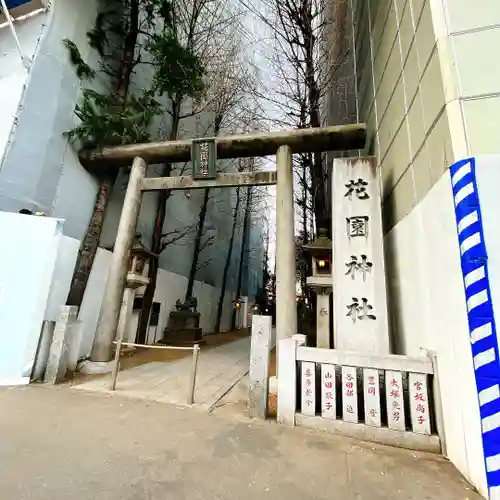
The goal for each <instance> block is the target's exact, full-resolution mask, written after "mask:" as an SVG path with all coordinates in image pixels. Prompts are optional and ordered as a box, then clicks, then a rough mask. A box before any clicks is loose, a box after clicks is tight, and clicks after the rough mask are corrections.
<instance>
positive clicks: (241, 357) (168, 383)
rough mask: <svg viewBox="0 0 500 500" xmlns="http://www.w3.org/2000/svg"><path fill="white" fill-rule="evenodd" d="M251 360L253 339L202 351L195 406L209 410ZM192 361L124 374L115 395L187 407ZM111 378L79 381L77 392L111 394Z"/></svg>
mask: <svg viewBox="0 0 500 500" xmlns="http://www.w3.org/2000/svg"><path fill="white" fill-rule="evenodd" d="M249 360H250V337H245V338H243V339H240V340H236V341H234V342H231V343H229V344H224V345H221V346H219V347H215V348H213V349H209V350H206V351H205V350H202V351H201V353H200V357H199V362H198V371H197V377H196V390H195V397H194V399H195V405H196V406H197V407H200V408H202V409H204V410H210V409H211V408H212V407H213V406H214V405H215V404H216V403H217V401H219V399H220V398H221V397H222V396H224V394H225V393H226V392H227V391H229V390H230V389H231V388H232V387H233V386H234V385H235V384H236V383H237V382H238V381H239V380H240V379H241V378H242V377H243V376H244V375H245V374H246V373H248V367H249V362H250V361H249ZM191 371H192V357H191V356H188V357H185V358H182V359H179V360H177V361H171V362H168V363H162V362H152V363H146V364H144V365H141V366H136V367H133V368H128V369H126V370H121V371H120V372H119V373H118V379H117V384H116V391H115V392H116V394H117V395H121V396H127V397H131V398H136V399H146V400H149V401H158V402H162V403H173V404H178V405H183V404H185V403H186V394H187V386H188V382H189V375H190V373H191ZM110 381H111V375H106V376H103V377H95V376H90V377H86V379H85V381H83V382H80V381H76V382H75V383H74V385H73V387H74V388H75V389H80V390H86V391H95V392H105V393H107V392H109V385H110Z"/></svg>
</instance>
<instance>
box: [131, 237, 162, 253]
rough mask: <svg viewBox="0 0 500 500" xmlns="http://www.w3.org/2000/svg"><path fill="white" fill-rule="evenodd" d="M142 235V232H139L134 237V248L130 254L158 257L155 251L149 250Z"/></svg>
mask: <svg viewBox="0 0 500 500" xmlns="http://www.w3.org/2000/svg"><path fill="white" fill-rule="evenodd" d="M141 237H142V235H141V234H140V233H137V234H136V235H135V237H134V243H133V245H132V249H131V251H130V254H131V255H132V256H139V257H158V256H157V255H156V254H155V253H153V252H151V251H150V250H148V249H147V248H146V247H145V246H144V245H143V244H142V241H141Z"/></svg>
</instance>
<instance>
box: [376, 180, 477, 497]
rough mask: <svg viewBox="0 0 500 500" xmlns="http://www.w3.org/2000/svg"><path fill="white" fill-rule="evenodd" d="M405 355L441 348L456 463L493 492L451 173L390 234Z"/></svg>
mask: <svg viewBox="0 0 500 500" xmlns="http://www.w3.org/2000/svg"><path fill="white" fill-rule="evenodd" d="M385 247H386V253H387V255H386V265H387V273H388V274H387V284H388V288H389V312H390V314H391V316H392V317H391V319H392V330H393V332H394V333H395V338H394V341H395V346H396V352H397V353H398V354H408V355H422V354H423V351H425V350H426V349H430V350H434V351H435V352H436V353H437V358H438V364H439V377H440V384H441V397H442V404H443V412H444V422H445V432H446V444H447V454H448V456H449V458H450V460H451V461H452V462H453V463H454V464H455V465H456V466H457V468H458V469H459V470H460V471H461V472H462V473H463V474H464V476H465V477H467V478H468V479H469V480H470V481H471V482H472V483H473V484H474V485H476V486H477V487H478V488H480V490H481V492H482V493H483V494H485V491H486V490H485V484H486V478H485V472H484V459H483V452H482V443H481V425H480V418H479V409H478V404H477V392H476V386H475V380H474V369H473V365H472V356H471V349H470V341H469V329H468V323H467V315H466V311H467V310H466V304H465V293H464V287H463V278H462V271H461V267H460V256H459V247H458V240H457V230H456V222H455V212H454V202H453V198H452V191H451V184H450V177H449V173H448V172H446V173H445V174H444V175H443V176H442V177H441V178H440V179H439V181H438V182H437V183H436V184H435V185H434V186H433V188H432V189H431V190H430V191H429V193H428V194H427V196H426V197H425V198H424V199H423V200H422V201H421V202H420V203H419V204H418V205H417V206H416V207H415V208H414V209H413V210H412V211H411V212H410V214H408V215H407V216H406V217H404V218H403V219H402V220H401V221H400V222H399V223H398V224H397V225H396V226H395V227H394V228H393V229H392V230H391V231H390V232H389V233H388V234H387V235H386V237H385Z"/></svg>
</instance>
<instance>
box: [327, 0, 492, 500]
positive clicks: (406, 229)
mask: <svg viewBox="0 0 500 500" xmlns="http://www.w3.org/2000/svg"><path fill="white" fill-rule="evenodd" d="M334 3H335V4H336V5H343V4H344V2H343V0H335V1H334ZM349 5H350V7H351V10H352V22H353V29H354V33H355V42H354V47H353V48H352V49H351V48H350V47H349V44H348V43H346V42H345V41H342V40H341V41H340V42H339V43H343V44H344V46H345V48H346V49H347V50H351V58H352V59H353V61H354V64H353V66H354V67H355V71H356V77H357V85H358V95H357V98H358V102H359V111H360V116H359V118H360V121H361V122H365V123H367V128H368V135H369V141H368V151H367V152H368V153H373V154H375V155H376V156H377V158H378V162H379V168H380V169H381V174H382V175H381V177H382V192H383V216H384V227H385V231H386V233H387V235H386V237H385V246H386V248H385V250H386V266H387V272H388V292H389V311H390V314H391V316H392V318H391V319H392V335H393V340H394V345H395V348H396V352H397V353H401V354H419V352H420V351H421V349H433V350H435V351H436V352H437V355H438V361H439V364H440V366H439V372H440V376H441V380H440V382H441V385H442V397H443V406H444V413H445V432H446V438H447V446H448V450H447V453H448V456H449V458H450V459H451V461H452V462H453V463H454V464H455V465H456V466H457V467H458V468H459V470H460V471H461V472H462V473H463V474H464V475H465V476H466V477H467V478H468V479H469V480H470V481H471V482H472V483H473V484H474V485H476V486H477V487H478V488H479V489H480V491H481V492H482V493H483V494H484V495H485V496H486V495H487V486H486V477H485V470H484V457H483V451H482V443H481V423H480V419H479V409H478V402H477V391H476V387H475V381H474V370H473V367H472V358H471V350H470V341H469V331H468V324H467V316H466V305H465V294H464V292H463V282H462V273H461V267H460V260H459V254H458V243H457V235H456V223H455V215H454V211H453V209H454V203H453V199H452V197H451V188H450V179H449V172H448V168H449V167H450V165H452V164H453V163H454V162H455V161H457V160H460V159H462V158H466V157H468V156H476V155H479V154H485V153H499V152H500V146H499V145H498V140H497V136H498V127H497V124H496V121H495V119H494V117H495V116H496V114H498V113H499V112H500V70H499V68H498V65H497V64H495V62H494V61H493V60H492V56H493V54H494V53H495V52H494V48H495V47H497V46H498V43H499V42H500V28H499V26H500V3H499V2H497V1H494V0H480V1H479V2H476V4H474V5H472V4H471V2H470V0H350V2H349ZM347 19H349V16H347ZM337 42H338V40H337ZM493 57H494V56H493ZM489 209H490V210H496V208H495V209H493V208H491V207H489ZM491 279H494V277H493V278H492V277H491V276H490V281H491ZM492 286H493V285H492Z"/></svg>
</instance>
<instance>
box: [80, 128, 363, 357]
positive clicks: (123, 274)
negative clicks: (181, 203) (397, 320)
mask: <svg viewBox="0 0 500 500" xmlns="http://www.w3.org/2000/svg"><path fill="white" fill-rule="evenodd" d="M202 140H203V139H194V140H188V141H164V142H152V143H147V144H131V145H126V146H116V147H111V148H103V149H99V150H93V151H82V152H81V154H80V161H81V162H82V164H83V165H84V166H85V167H86V168H87V169H89V170H92V171H98V170H99V169H101V168H110V167H115V168H118V167H125V166H130V165H132V171H131V173H130V178H129V182H128V187H127V192H126V195H125V200H124V202H123V209H122V214H121V218H120V223H119V226H118V233H117V236H116V242H115V245H114V251H113V256H112V260H111V266H110V270H109V274H108V280H107V282H106V288H105V291H104V298H103V301H102V306H101V311H100V314H99V321H98V325H97V331H96V335H95V339H94V345H93V348H92V354H91V360H92V361H96V362H109V361H110V360H111V351H112V343H113V340H114V339H115V336H116V331H117V327H118V320H119V314H120V307H121V302H122V297H123V292H124V290H125V284H126V279H127V270H128V266H129V259H130V250H131V248H132V243H133V238H134V235H135V232H136V227H137V219H138V216H139V211H140V207H141V200H142V194H143V192H144V191H150V190H169V189H200V188H206V187H229V186H250V185H269V184H276V212H277V214H276V306H277V307H276V334H277V335H276V336H277V344H278V341H279V340H280V339H283V338H286V337H290V336H292V335H293V334H295V333H297V314H296V303H295V295H296V291H295V282H296V270H295V234H294V233H295V231H294V229H295V223H294V204H293V170H292V155H293V154H294V153H305V152H321V151H352V150H358V149H363V148H364V147H365V142H366V127H365V125H364V124H354V125H342V126H335V127H324V128H310V129H299V130H290V131H284V132H270V133H259V134H249V135H233V136H226V137H217V138H215V148H216V151H217V158H219V159H228V158H244V157H251V156H269V155H274V154H275V155H276V171H275V172H269V171H266V172H242V173H229V174H217V175H215V176H214V178H213V179H208V178H207V179H200V180H195V179H193V178H192V177H191V176H182V177H166V178H146V168H147V165H148V164H158V163H163V162H168V163H177V162H185V161H190V160H192V158H191V150H192V143H193V141H202Z"/></svg>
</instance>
